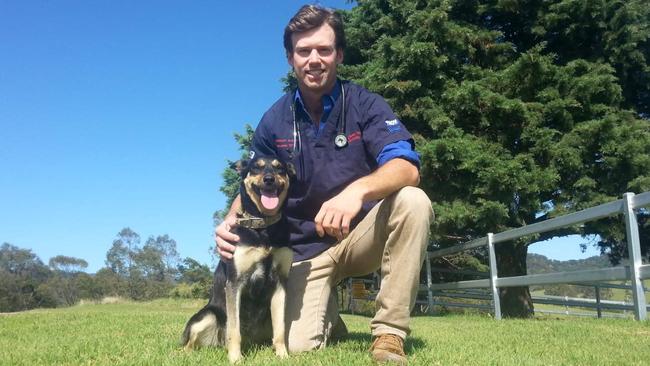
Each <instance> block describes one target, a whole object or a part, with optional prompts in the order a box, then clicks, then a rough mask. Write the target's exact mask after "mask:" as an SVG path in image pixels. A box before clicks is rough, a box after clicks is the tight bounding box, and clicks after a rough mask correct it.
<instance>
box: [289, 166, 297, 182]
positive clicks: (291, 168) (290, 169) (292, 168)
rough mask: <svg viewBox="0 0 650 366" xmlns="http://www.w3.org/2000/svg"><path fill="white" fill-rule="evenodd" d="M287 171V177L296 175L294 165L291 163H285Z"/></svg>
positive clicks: (292, 177) (290, 177) (291, 177)
mask: <svg viewBox="0 0 650 366" xmlns="http://www.w3.org/2000/svg"><path fill="white" fill-rule="evenodd" d="M287 173H289V179H294V178H295V177H296V167H295V166H293V164H292V163H287Z"/></svg>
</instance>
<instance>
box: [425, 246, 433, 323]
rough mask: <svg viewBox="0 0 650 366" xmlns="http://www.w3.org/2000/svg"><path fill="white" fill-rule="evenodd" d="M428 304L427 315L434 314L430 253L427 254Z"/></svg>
mask: <svg viewBox="0 0 650 366" xmlns="http://www.w3.org/2000/svg"><path fill="white" fill-rule="evenodd" d="M426 261H427V304H428V309H427V313H429V314H433V292H432V291H431V285H432V284H433V281H432V279H431V261H430V258H429V252H427V258H426Z"/></svg>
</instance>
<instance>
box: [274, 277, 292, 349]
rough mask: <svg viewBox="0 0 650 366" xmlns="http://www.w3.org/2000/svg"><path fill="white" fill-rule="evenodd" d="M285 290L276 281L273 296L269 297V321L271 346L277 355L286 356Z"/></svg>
mask: <svg viewBox="0 0 650 366" xmlns="http://www.w3.org/2000/svg"><path fill="white" fill-rule="evenodd" d="M285 302H286V292H285V290H284V285H282V284H280V283H278V286H277V287H276V289H275V291H274V292H273V296H272V297H271V323H272V325H273V347H274V348H275V354H276V355H277V356H279V357H287V356H288V355H289V354H288V353H287V345H286V343H285V324H284V312H285Z"/></svg>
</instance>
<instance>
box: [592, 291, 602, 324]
mask: <svg viewBox="0 0 650 366" xmlns="http://www.w3.org/2000/svg"><path fill="white" fill-rule="evenodd" d="M594 290H596V311H597V312H598V319H600V318H602V317H603V309H601V308H600V286H599V285H596V286H594Z"/></svg>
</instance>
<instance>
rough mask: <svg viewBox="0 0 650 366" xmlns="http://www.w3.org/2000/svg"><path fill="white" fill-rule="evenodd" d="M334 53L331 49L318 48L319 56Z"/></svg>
mask: <svg viewBox="0 0 650 366" xmlns="http://www.w3.org/2000/svg"><path fill="white" fill-rule="evenodd" d="M332 52H334V51H333V50H332V49H331V48H329V47H328V48H319V49H318V54H319V55H321V56H329V55H331V54H332Z"/></svg>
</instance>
